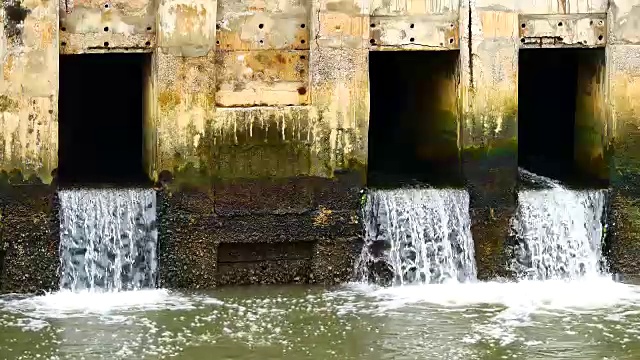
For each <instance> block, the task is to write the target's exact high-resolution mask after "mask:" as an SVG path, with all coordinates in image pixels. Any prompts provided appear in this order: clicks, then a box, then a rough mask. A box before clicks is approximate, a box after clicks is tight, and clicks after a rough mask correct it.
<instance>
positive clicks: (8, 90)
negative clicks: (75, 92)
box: [0, 1, 59, 292]
mask: <svg viewBox="0 0 640 360" xmlns="http://www.w3.org/2000/svg"><path fill="white" fill-rule="evenodd" d="M0 17H2V20H3V23H4V27H2V28H0V58H2V59H3V68H2V71H3V76H1V77H0V209H2V210H1V212H2V214H1V215H0V253H2V255H1V256H0V257H1V259H0V292H24V291H35V290H38V289H52V288H54V287H55V286H56V285H57V273H56V269H57V266H58V261H59V260H58V257H57V252H56V250H57V242H56V240H57V238H56V236H55V234H57V229H56V226H55V224H56V223H55V221H56V217H55V214H53V209H54V206H52V204H51V202H52V201H53V197H54V189H53V188H51V187H50V186H48V185H45V184H43V183H49V182H51V179H52V177H51V172H52V170H53V169H55V168H56V167H57V161H58V159H57V152H58V124H57V97H58V4H57V2H56V1H23V2H18V1H5V2H3V3H2V5H1V8H0ZM25 185H29V186H25ZM52 221H53V222H52Z"/></svg>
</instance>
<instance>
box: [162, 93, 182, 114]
mask: <svg viewBox="0 0 640 360" xmlns="http://www.w3.org/2000/svg"><path fill="white" fill-rule="evenodd" d="M181 100H182V99H181V98H180V94H179V93H178V92H177V91H171V90H167V91H161V92H160V94H159V95H158V106H159V107H160V109H162V111H170V110H172V109H174V108H176V107H177V106H178V105H180V101H181Z"/></svg>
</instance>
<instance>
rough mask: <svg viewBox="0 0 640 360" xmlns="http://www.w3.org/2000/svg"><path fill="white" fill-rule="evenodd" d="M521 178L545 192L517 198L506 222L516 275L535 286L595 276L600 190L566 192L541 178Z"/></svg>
mask: <svg viewBox="0 0 640 360" xmlns="http://www.w3.org/2000/svg"><path fill="white" fill-rule="evenodd" d="M521 172H522V170H521ZM525 175H526V176H527V177H529V178H532V179H535V180H536V181H537V182H539V183H543V184H544V185H545V186H546V187H547V188H546V189H544V190H527V191H520V192H518V206H517V210H516V214H515V216H514V217H513V219H512V222H511V226H512V230H513V235H514V236H515V239H516V246H515V256H514V260H513V263H512V267H513V270H514V271H515V272H516V274H518V275H519V277H520V278H522V279H535V280H546V279H576V278H579V277H584V276H594V275H598V274H600V273H601V272H602V270H603V266H604V259H603V255H602V242H603V237H604V224H603V216H604V210H605V197H606V190H584V191H575V190H569V189H566V188H564V187H562V186H561V185H560V184H559V183H557V182H554V181H553V180H550V179H546V178H544V177H542V176H537V175H535V174H531V173H527V172H525Z"/></svg>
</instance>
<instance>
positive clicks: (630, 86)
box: [607, 0, 640, 274]
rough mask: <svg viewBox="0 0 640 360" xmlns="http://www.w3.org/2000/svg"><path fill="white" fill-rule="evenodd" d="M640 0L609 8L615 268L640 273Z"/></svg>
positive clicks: (611, 246) (612, 250) (620, 1)
mask: <svg viewBox="0 0 640 360" xmlns="http://www.w3.org/2000/svg"><path fill="white" fill-rule="evenodd" d="M638 5H640V4H636V2H634V1H624V0H618V1H612V2H611V9H612V11H610V12H609V22H610V27H609V46H608V50H609V54H608V58H607V65H608V75H609V79H608V81H609V102H610V104H611V122H610V128H611V130H610V133H611V135H612V136H613V149H612V153H613V154H612V162H611V187H612V204H611V207H612V217H613V225H614V226H613V236H611V239H610V244H609V249H610V250H609V251H610V263H611V264H610V265H611V270H612V271H614V272H617V273H623V274H640V261H639V260H640V241H638V238H639V237H638V234H640V205H639V204H638V198H639V196H640V131H639V130H638V129H640V114H639V113H638V109H640V107H639V106H640V102H639V101H640V46H638V45H640V42H639V38H638V37H637V32H635V31H634V30H635V29H636V28H637V22H638V20H639V19H640V12H639V11H638V10H639V9H640V7H639V6H638Z"/></svg>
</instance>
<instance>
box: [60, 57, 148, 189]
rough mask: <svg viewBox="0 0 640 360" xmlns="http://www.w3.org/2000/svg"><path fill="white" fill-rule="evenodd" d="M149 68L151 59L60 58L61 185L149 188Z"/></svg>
mask: <svg viewBox="0 0 640 360" xmlns="http://www.w3.org/2000/svg"><path fill="white" fill-rule="evenodd" d="M150 63H151V55H150V54H82V55H60V75H59V76H60V80H59V86H60V90H59V91H60V92H59V94H60V99H59V102H58V115H59V153H58V158H59V165H58V182H59V183H60V184H62V185H81V184H87V185H97V184H107V185H121V186H128V185H133V186H138V185H145V184H147V183H149V182H150V180H149V177H148V175H147V174H146V172H145V160H144V116H145V94H144V92H145V83H146V82H147V81H148V79H147V78H146V77H147V76H148V73H149V72H148V71H147V69H148V67H149V66H150Z"/></svg>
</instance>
